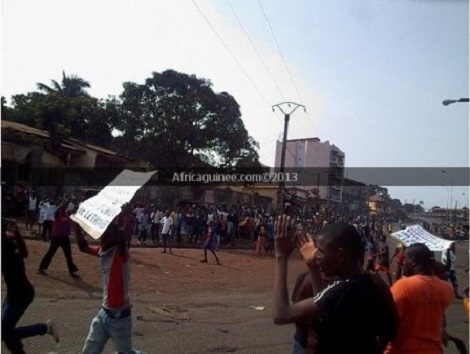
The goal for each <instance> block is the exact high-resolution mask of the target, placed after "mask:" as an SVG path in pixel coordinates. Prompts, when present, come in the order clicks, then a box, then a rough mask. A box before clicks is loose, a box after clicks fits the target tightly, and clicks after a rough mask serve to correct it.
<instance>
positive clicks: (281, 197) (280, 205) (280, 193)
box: [272, 102, 306, 214]
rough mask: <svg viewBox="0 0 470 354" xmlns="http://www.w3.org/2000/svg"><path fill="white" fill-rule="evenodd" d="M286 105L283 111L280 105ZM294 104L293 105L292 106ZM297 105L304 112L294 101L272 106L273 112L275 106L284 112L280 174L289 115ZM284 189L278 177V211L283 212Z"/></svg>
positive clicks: (284, 153) (282, 181) (284, 159)
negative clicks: (286, 108)
mask: <svg viewBox="0 0 470 354" xmlns="http://www.w3.org/2000/svg"><path fill="white" fill-rule="evenodd" d="M283 106H284V107H285V106H287V107H288V108H289V112H288V113H287V110H286V111H284V109H283V108H282V107H283ZM292 106H294V107H292ZM299 107H303V109H304V112H306V109H305V106H303V105H301V104H298V103H294V102H282V103H278V104H275V105H274V106H272V109H273V112H275V108H277V109H279V110H280V111H281V112H282V113H283V114H284V134H283V139H282V151H281V166H280V171H279V172H280V175H281V176H282V174H283V173H284V169H285V164H286V148H287V130H288V129H289V120H290V115H291V114H292V113H294V112H295V110H296V109H297V108H299ZM284 189H285V182H284V179H283V178H279V191H278V199H277V203H278V213H279V214H282V213H284Z"/></svg>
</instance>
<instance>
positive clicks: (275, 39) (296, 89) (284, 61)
mask: <svg viewBox="0 0 470 354" xmlns="http://www.w3.org/2000/svg"><path fill="white" fill-rule="evenodd" d="M258 4H259V6H260V8H261V11H262V12H263V16H264V19H265V20H266V22H267V23H268V27H269V30H270V31H271V34H272V36H273V38H274V41H275V42H276V46H277V49H278V51H279V54H280V55H281V58H282V61H283V63H284V66H285V68H286V70H287V72H288V74H289V76H290V79H291V81H292V84H293V85H294V88H295V91H296V92H297V95H298V96H299V100H300V103H301V104H302V105H304V103H303V100H302V96H301V95H300V92H299V89H298V88H297V85H296V84H295V81H294V77H293V76H292V73H291V71H290V69H289V66H288V65H287V62H286V59H285V58H284V55H283V54H282V50H281V47H280V46H279V42H278V41H277V38H276V35H275V34H274V31H273V28H272V26H271V22H270V21H269V19H268V16H267V15H266V12H265V11H264V8H263V5H262V4H261V0H258Z"/></svg>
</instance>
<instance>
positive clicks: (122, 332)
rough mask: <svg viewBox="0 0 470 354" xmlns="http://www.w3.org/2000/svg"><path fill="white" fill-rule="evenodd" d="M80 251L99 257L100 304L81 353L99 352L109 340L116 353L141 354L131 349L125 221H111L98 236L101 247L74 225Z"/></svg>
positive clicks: (117, 219) (119, 218)
mask: <svg viewBox="0 0 470 354" xmlns="http://www.w3.org/2000/svg"><path fill="white" fill-rule="evenodd" d="M72 228H73V232H74V233H75V235H76V238H77V243H78V247H79V248H80V251H82V252H84V253H88V254H90V255H93V256H98V257H100V258H101V270H102V273H103V284H104V285H103V286H104V288H103V304H102V308H101V309H100V311H99V312H98V314H97V315H96V316H95V318H93V320H92V322H91V326H90V332H89V333H88V336H87V339H86V341H85V345H84V347H83V351H82V352H83V353H84V354H97V353H101V352H102V351H103V349H104V347H105V345H106V342H107V341H108V339H109V338H111V339H112V341H113V342H114V345H115V347H116V350H117V351H118V352H119V353H142V352H141V351H137V350H134V349H132V332H131V330H132V318H131V307H132V305H131V303H130V299H129V281H130V258H131V257H130V253H129V251H128V248H127V237H126V233H125V225H124V218H123V217H122V215H121V214H119V215H118V216H117V217H115V218H114V220H113V221H112V223H111V224H110V225H109V226H108V228H107V229H106V231H105V232H104V233H103V235H102V236H101V246H95V247H92V246H89V245H88V242H87V241H86V239H85V235H84V232H83V230H82V229H81V227H80V225H79V224H77V223H73V226H72Z"/></svg>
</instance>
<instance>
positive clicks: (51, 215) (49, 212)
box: [44, 204, 57, 221]
mask: <svg viewBox="0 0 470 354" xmlns="http://www.w3.org/2000/svg"><path fill="white" fill-rule="evenodd" d="M46 205H47V204H46ZM56 211H57V206H56V205H54V204H49V205H47V207H46V212H45V213H44V220H48V221H54V220H55V212H56Z"/></svg>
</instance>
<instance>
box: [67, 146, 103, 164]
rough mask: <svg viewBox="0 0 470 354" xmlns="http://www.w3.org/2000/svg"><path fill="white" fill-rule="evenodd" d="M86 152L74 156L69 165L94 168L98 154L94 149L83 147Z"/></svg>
mask: <svg viewBox="0 0 470 354" xmlns="http://www.w3.org/2000/svg"><path fill="white" fill-rule="evenodd" d="M85 150H86V153H84V154H81V155H78V156H76V157H74V158H73V159H72V160H71V161H70V166H72V167H76V168H94V167H95V161H96V156H97V155H98V154H97V153H96V151H94V150H90V149H85Z"/></svg>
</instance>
